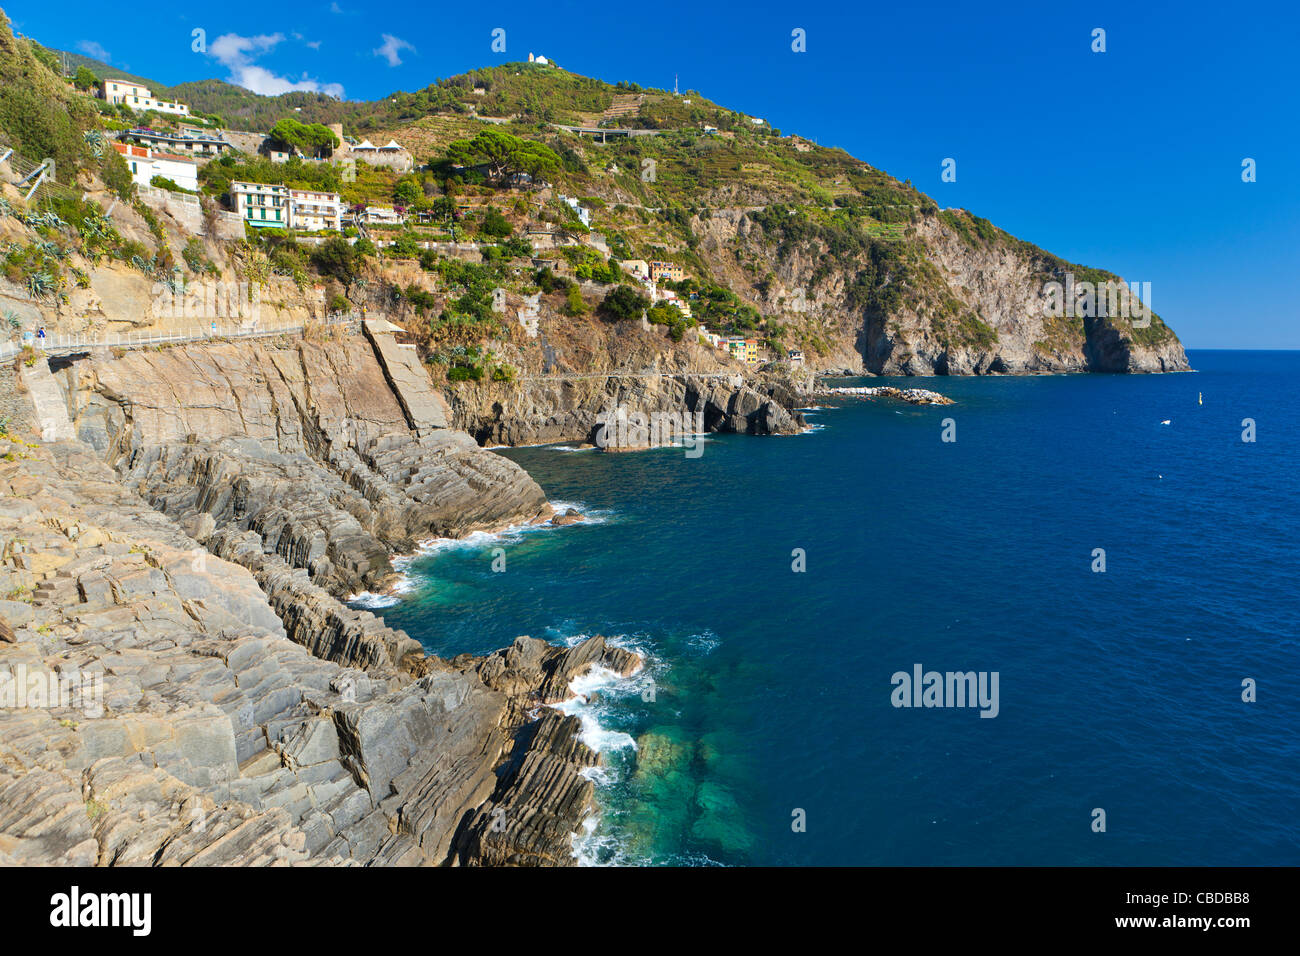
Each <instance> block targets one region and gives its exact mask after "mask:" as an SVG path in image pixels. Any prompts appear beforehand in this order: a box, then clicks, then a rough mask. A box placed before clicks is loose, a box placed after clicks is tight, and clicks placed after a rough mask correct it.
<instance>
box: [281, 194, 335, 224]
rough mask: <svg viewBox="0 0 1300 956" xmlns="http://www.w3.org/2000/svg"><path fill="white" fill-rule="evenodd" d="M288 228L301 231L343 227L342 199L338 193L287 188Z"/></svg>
mask: <svg viewBox="0 0 1300 956" xmlns="http://www.w3.org/2000/svg"><path fill="white" fill-rule="evenodd" d="M289 228H291V229H300V230H302V231H303V232H319V231H320V230H321V229H335V230H341V229H342V228H343V201H342V200H341V199H340V198H339V194H338V193H323V192H315V191H313V190H309V189H290V190H289Z"/></svg>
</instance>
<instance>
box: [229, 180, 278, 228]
mask: <svg viewBox="0 0 1300 956" xmlns="http://www.w3.org/2000/svg"><path fill="white" fill-rule="evenodd" d="M230 202H231V204H232V205H233V206H234V207H235V212H237V213H239V216H240V218H241V219H243V220H244V222H245V223H246V224H248V225H250V226H258V227H261V226H271V227H274V228H279V229H285V228H287V227H288V225H289V190H288V188H286V187H284V186H277V185H275V184H273V183H241V182H234V183H231V184H230Z"/></svg>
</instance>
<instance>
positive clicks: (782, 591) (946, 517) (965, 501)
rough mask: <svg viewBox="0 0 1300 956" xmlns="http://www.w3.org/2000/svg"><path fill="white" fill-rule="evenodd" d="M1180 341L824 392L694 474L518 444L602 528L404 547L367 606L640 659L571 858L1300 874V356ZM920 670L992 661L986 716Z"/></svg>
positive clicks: (444, 635) (445, 637) (441, 649)
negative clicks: (383, 603) (949, 430)
mask: <svg viewBox="0 0 1300 956" xmlns="http://www.w3.org/2000/svg"><path fill="white" fill-rule="evenodd" d="M1191 358H1192V362H1193V365H1195V366H1196V367H1197V369H1198V372H1197V373H1195V374H1185V375H1168V376H1133V377H1128V376H1070V377H1035V378H990V379H933V380H919V381H918V380H908V381H906V382H898V383H897V384H906V385H918V384H919V385H924V386H927V387H932V388H935V389H937V390H939V391H942V392H943V393H945V394H947V395H949V396H951V397H953V398H955V399H957V400H958V402H959V404H958V405H956V406H954V407H950V408H912V407H907V406H901V405H897V404H894V403H890V402H886V401H870V400H865V399H861V398H845V399H839V400H834V401H827V402H825V403H824V404H825V405H826V406H827V407H826V408H824V409H822V410H820V411H816V412H813V413H811V415H810V420H811V421H814V422H816V423H818V425H819V426H820V427H819V429H818V430H817V431H814V432H812V433H809V434H805V435H801V436H798V437H787V438H752V437H743V436H716V437H712V438H711V439H710V440H709V441H708V442H707V443H706V445H705V450H704V453H703V455H702V456H701V457H699V458H696V459H688V458H687V457H685V455H684V454H683V453H682V451H681V450H673V449H661V450H655V451H650V452H643V453H636V454H623V455H604V454H598V453H594V452H575V451H565V450H560V449H557V448H555V447H548V448H528V449H514V450H511V451H507V452H503V454H506V455H507V456H508V457H510V458H512V459H514V460H515V461H517V462H519V463H520V464H521V465H523V466H524V467H525V468H527V469H528V471H529V472H530V473H531V474H532V475H533V476H534V477H535V478H536V479H537V480H538V482H539V483H540V484H541V485H542V487H543V488H544V489H546V491H547V493H548V495H549V496H550V497H551V498H552V500H556V501H568V502H576V503H581V506H582V507H583V509H584V510H590V511H592V512H593V513H594V515H595V517H596V519H597V520H596V521H594V522H593V523H591V524H588V525H578V526H573V527H569V528H561V529H548V530H542V531H529V532H524V533H519V534H513V535H511V534H507V535H505V536H502V537H501V538H493V539H488V538H479V539H475V540H472V541H470V542H466V543H463V544H458V545H455V546H449V547H444V548H440V549H437V550H435V551H434V552H432V553H430V554H426V555H422V556H420V557H419V558H417V559H415V560H414V561H413V562H412V563H411V566H410V568H409V574H410V580H411V584H412V590H411V591H409V592H408V593H407V594H405V595H404V596H403V597H402V599H401V600H400V602H399V603H398V604H396V605H395V606H392V607H389V608H386V609H384V610H383V611H381V612H380V613H382V614H383V615H384V617H385V619H386V620H387V621H388V622H389V623H391V624H393V625H396V626H400V627H403V628H405V629H406V630H407V631H408V632H409V633H410V634H411V635H412V636H413V637H415V638H417V639H418V640H420V641H421V642H422V643H423V644H424V645H425V646H426V647H427V648H428V649H429V650H431V651H433V652H435V653H439V654H444V655H450V654H455V653H460V652H464V651H470V652H475V653H484V652H487V651H490V650H492V649H495V648H497V647H501V646H503V645H505V644H507V643H509V642H510V641H511V640H512V639H513V638H514V637H515V636H516V635H518V634H531V635H533V636H536V637H544V638H546V639H548V640H552V641H555V642H564V641H570V640H575V639H577V638H578V637H579V636H580V635H583V634H595V633H601V634H605V635H609V636H611V637H612V638H613V639H614V640H616V641H618V642H620V643H623V644H625V645H627V646H630V647H633V648H635V649H637V650H640V651H641V652H643V653H645V654H647V655H648V657H649V660H650V665H649V667H648V668H647V670H646V672H644V673H643V674H640V675H638V676H637V677H635V678H633V679H630V680H626V681H617V682H605V683H604V684H601V683H600V682H599V681H594V682H593V683H592V686H591V687H590V688H587V689H589V690H595V691H596V693H597V696H596V699H595V700H594V701H593V702H592V703H590V704H588V705H575V707H574V712H576V713H579V714H580V715H581V716H582V717H583V719H584V721H585V723H586V724H587V727H588V738H589V740H590V741H591V742H593V743H594V744H595V745H597V746H598V747H600V748H601V749H602V751H603V753H604V755H605V759H606V768H605V769H604V770H603V772H602V774H601V777H600V779H599V780H598V790H599V793H600V801H601V806H602V813H601V817H600V819H599V820H598V821H596V822H595V826H594V830H593V832H592V833H591V834H589V835H588V836H587V837H586V838H584V839H583V840H582V841H580V849H581V852H582V854H583V858H584V859H585V860H587V861H589V862H613V863H618V862H656V863H672V864H710V863H719V864H731V865H734V864H747V863H760V864H809V863H818V864H859V863H860V864H986V863H987V864H994V863H996V864H1153V865H1160V864H1219V865H1228V864H1237V865H1252V864H1281V863H1286V864H1296V863H1300V815H1298V814H1297V809H1300V799H1298V798H1300V746H1298V745H1297V735H1296V728H1297V726H1298V723H1297V717H1298V716H1300V703H1298V701H1300V660H1298V658H1297V643H1296V638H1295V631H1296V622H1297V612H1300V602H1298V601H1297V598H1296V592H1295V586H1294V582H1295V577H1296V572H1297V557H1296V540H1297V531H1300V482H1297V479H1296V472H1295V465H1296V457H1297V455H1296V451H1297V447H1298V446H1297V442H1296V438H1297V435H1298V434H1300V427H1298V426H1300V411H1298V410H1297V397H1298V396H1297V392H1298V391H1300V353H1245V352H1199V353H1193V354H1192V355H1191ZM885 381H887V380H879V379H877V380H872V381H871V382H870V383H869V384H882V383H884V382H885ZM845 384H862V383H860V382H846V383H845ZM1198 392H1203V393H1204V396H1205V400H1204V405H1200V406H1198V405H1197V393H1198ZM948 417H951V418H953V419H954V420H955V422H956V428H957V441H956V442H954V443H944V442H942V441H940V434H941V424H940V423H941V420H942V419H944V418H948ZM1247 417H1249V418H1253V419H1254V420H1255V422H1256V427H1257V438H1258V440H1257V441H1256V442H1254V443H1244V442H1242V441H1241V433H1242V425H1241V422H1242V419H1243V418H1247ZM1165 420H1168V421H1169V424H1168V425H1163V424H1161V422H1163V421H1165ZM498 547H500V548H503V549H504V554H505V558H506V571H505V572H504V573H494V572H493V571H492V570H491V564H492V558H493V549H494V548H498ZM796 548H801V549H804V552H805V553H806V571H805V572H803V573H795V572H794V571H793V570H792V567H791V564H792V551H793V550H794V549H796ZM1096 548H1103V549H1105V552H1106V563H1107V570H1106V572H1105V573H1094V572H1093V571H1092V570H1091V565H1092V563H1093V550H1094V549H1096ZM917 663H919V664H922V665H923V667H924V668H925V669H926V670H930V669H934V670H939V671H958V670H959V671H967V670H974V671H988V672H992V671H996V672H998V674H999V713H998V716H997V717H996V718H992V719H982V718H980V717H979V716H978V711H977V710H974V709H969V708H967V709H962V708H932V709H931V708H896V707H894V706H892V705H891V702H890V695H891V692H892V691H893V686H892V684H891V675H893V674H894V673H895V672H897V671H907V672H910V671H911V670H912V667H913V665H914V664H917ZM1244 678H1253V679H1254V680H1256V681H1257V682H1258V700H1257V702H1255V703H1245V702H1243V701H1242V699H1241V692H1242V680H1243V679H1244ZM1094 808H1102V809H1104V810H1105V811H1106V822H1107V827H1106V832H1105V833H1094V832H1092V830H1091V827H1090V825H1091V823H1092V819H1093V816H1092V813H1093V810H1094ZM797 811H802V812H803V816H804V817H805V818H806V829H805V830H804V832H795V830H794V829H793V828H792V826H791V823H792V819H794V815H795V814H796V812H797Z"/></svg>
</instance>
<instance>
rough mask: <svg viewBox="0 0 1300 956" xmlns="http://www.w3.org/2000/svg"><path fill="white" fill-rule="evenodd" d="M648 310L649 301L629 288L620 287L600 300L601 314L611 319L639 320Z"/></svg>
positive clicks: (625, 286)
mask: <svg viewBox="0 0 1300 956" xmlns="http://www.w3.org/2000/svg"><path fill="white" fill-rule="evenodd" d="M649 308H650V300H649V299H648V298H646V296H644V295H643V294H641V293H640V292H637V291H636V290H635V289H633V288H632V287H631V286H627V285H621V286H619V287H618V288H616V289H612V290H610V292H609V293H608V294H607V295H606V296H605V298H604V299H602V300H601V303H600V311H601V314H603V315H605V316H606V317H607V318H611V319H639V318H640V317H641V313H642V312H645V311H646V310H647V309H649Z"/></svg>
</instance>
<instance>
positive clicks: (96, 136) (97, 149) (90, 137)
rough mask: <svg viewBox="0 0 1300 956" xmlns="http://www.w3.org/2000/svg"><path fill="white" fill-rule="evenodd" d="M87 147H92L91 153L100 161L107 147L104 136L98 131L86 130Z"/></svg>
mask: <svg viewBox="0 0 1300 956" xmlns="http://www.w3.org/2000/svg"><path fill="white" fill-rule="evenodd" d="M86 145H87V146H89V147H90V151H91V152H92V153H93V154H94V156H95V158H96V159H99V158H100V157H102V156H103V155H104V146H105V145H106V141H105V139H104V134H103V133H101V132H100V131H99V130H97V129H88V130H86Z"/></svg>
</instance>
